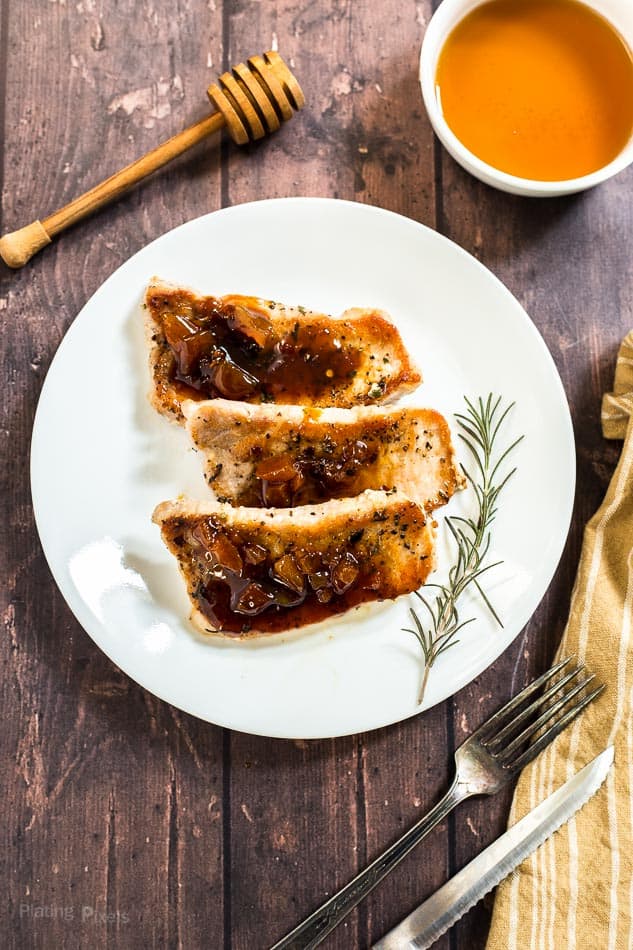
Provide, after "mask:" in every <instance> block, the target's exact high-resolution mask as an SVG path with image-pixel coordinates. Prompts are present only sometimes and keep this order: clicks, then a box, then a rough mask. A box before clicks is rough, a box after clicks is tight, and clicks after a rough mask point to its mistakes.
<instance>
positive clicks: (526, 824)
mask: <svg viewBox="0 0 633 950" xmlns="http://www.w3.org/2000/svg"><path fill="white" fill-rule="evenodd" d="M612 764H613V746H609V748H608V749H605V750H604V752H601V753H600V755H598V756H596V758H595V759H593V761H592V762H590V763H589V764H588V765H585V767H584V768H582V769H580V771H579V772H577V773H576V774H575V775H574V776H573V777H572V778H570V779H569V781H567V782H565V784H564V785H561V787H560V788H559V789H557V790H556V791H555V792H553V793H552V794H551V795H550V796H549V797H548V798H546V799H545V801H543V802H541V804H540V805H537V806H536V808H533V809H532V811H531V812H529V813H528V814H527V815H526V816H525V817H524V818H522V819H521V820H520V821H518V822H517V823H516V825H513V826H512V828H509V829H508V831H506V832H505V834H502V835H501V837H500V838H497V840H496V841H494V842H493V843H492V844H491V845H489V846H488V847H487V848H486V849H485V850H484V851H482V852H481V854H479V855H477V857H476V858H474V859H473V860H472V861H471V862H470V864H467V865H466V867H465V868H462V870H461V871H459V872H458V873H457V874H456V875H455V876H454V877H452V878H451V879H450V881H447V882H446V884H444V885H443V886H442V887H440V888H439V890H437V891H436V892H435V894H433V895H432V896H431V897H429V899H428V900H426V901H424V903H423V904H421V905H420V906H419V907H418V909H417V910H414V911H413V913H411V914H409V916H408V917H405V919H404V920H403V921H402V923H401V924H398V926H397V927H394V929H393V930H390V931H389V933H388V934H387V935H386V936H384V937H383V938H382V940H379V941H378V943H375V944H374V945H373V947H372V950H426V948H427V947H430V946H432V944H434V943H435V941H436V940H438V939H439V938H440V937H441V936H442V934H443V933H446V931H447V930H449V929H450V928H451V927H452V926H453V924H454V923H456V922H457V921H458V920H459V919H460V917H463V916H464V914H465V913H466V912H467V911H469V910H470V909H471V907H474V906H475V904H476V903H478V901H480V900H481V898H482V897H485V895H486V894H487V893H488V891H491V890H492V889H493V888H494V887H496V886H497V884H500V883H501V881H503V879H504V878H506V877H507V876H508V874H510V873H511V872H512V871H514V869H515V868H517V867H518V866H519V864H521V862H522V861H524V860H525V859H526V858H527V857H529V855H531V854H532V852H533V851H536V849H537V848H538V847H540V845H542V844H543V842H544V841H547V839H548V838H549V837H550V836H551V835H553V834H554V832H555V831H557V830H558V828H560V827H561V825H564V824H565V822H567V821H569V819H570V818H572V817H573V815H575V814H576V812H577V811H578V810H579V809H580V808H582V806H583V805H585V804H586V803H587V802H588V801H589V799H590V798H592V797H593V795H595V793H596V792H597V791H598V789H599V788H600V786H601V785H602V783H603V782H604V780H605V779H606V777H607V775H608V773H609V769H610V768H611V766H612Z"/></svg>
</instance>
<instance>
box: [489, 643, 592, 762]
mask: <svg viewBox="0 0 633 950" xmlns="http://www.w3.org/2000/svg"><path fill="white" fill-rule="evenodd" d="M573 659H574V658H573V657H571V656H569V657H567V658H566V659H565V660H561V661H560V662H559V663H556V664H555V665H554V666H553V667H552V668H551V669H549V670H547V672H545V673H543V675H542V676H539V677H538V679H536V680H534V681H533V682H532V683H530V685H529V686H526V688H525V689H524V690H522V691H521V692H520V693H518V694H517V695H516V696H515V697H514V699H511V700H510V702H509V703H506V705H505V706H503V707H502V708H501V709H500V710H499V711H498V712H497V713H495V714H494V716H491V718H490V719H489V720H488V721H487V722H485V723H484V725H483V726H482V727H481V728H480V729H479V730H478V738H479V741H480V743H481V745H483V746H484V748H485V749H486V750H487V751H488V752H489V753H490V754H491V755H492V756H494V758H495V759H496V760H497V761H498V762H499V764H500V765H502V766H503V767H504V768H506V769H509V770H511V771H518V770H519V769H522V768H523V767H524V766H526V765H527V764H528V762H531V761H532V759H534V758H536V756H537V755H538V754H539V752H541V751H542V750H543V749H544V748H545V746H547V745H548V744H549V743H550V742H551V741H552V739H554V738H555V737H556V736H557V735H558V734H559V733H560V732H562V731H563V729H565V727H566V726H568V725H569V723H570V722H572V720H573V719H575V718H576V716H578V715H579V713H581V712H582V710H583V709H584V708H585V707H586V706H588V705H589V703H590V702H592V700H594V699H595V698H596V696H598V695H599V694H600V693H601V692H602V691H603V689H604V688H605V687H604V685H599V686H596V687H594V689H592V690H591V691H589V692H587V691H586V687H587V686H589V684H590V683H591V682H592V681H593V680H594V678H595V677H594V674H593V673H591V674H588V675H585V666H584V664H581V665H576V664H574V666H573V668H572V669H569V670H567V671H565V672H564V675H563V676H561V677H560V678H558V679H554V678H555V677H556V676H557V674H559V673H561V672H563V671H564V670H565V667H567V665H568V664H569V663H570V662H571V661H572V660H573ZM550 680H554V682H552V683H551V685H549V686H548V687H547V688H546V689H544V691H543V692H542V693H540V695H536V698H534V699H532V697H534V696H535V694H538V692H539V690H540V689H541V687H544V686H545V685H546V684H547V683H549V681H550ZM526 700H531V702H530V703H529V704H528V705H526V706H525V707H524V708H521V707H523V704H524V703H525V702H526ZM570 704H571V705H570ZM550 722H551V723H552V724H551V725H550V726H549V728H547V729H545V731H544V732H543V731H542V730H543V727H544V726H546V725H547V724H548V723H550ZM530 740H533V741H530ZM528 743H529V744H528ZM522 750H523V751H522Z"/></svg>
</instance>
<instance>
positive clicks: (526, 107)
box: [435, 0, 633, 181]
mask: <svg viewBox="0 0 633 950" xmlns="http://www.w3.org/2000/svg"><path fill="white" fill-rule="evenodd" d="M435 82H436V94H437V96H438V98H439V102H440V106H441V109H442V113H443V115H444V119H445V120H446V122H447V124H448V126H449V128H450V129H451V130H452V131H453V132H454V134H455V135H456V136H457V138H458V139H459V140H460V141H461V143H462V144H463V145H465V146H466V148H468V149H469V150H470V151H471V152H472V153H473V154H474V155H476V156H477V157H478V158H480V159H482V160H483V161H484V162H487V163H488V164H489V165H492V166H493V167H495V168H497V169H499V170H501V171H504V172H507V173H509V174H511V175H516V176H518V177H520V178H529V179H533V180H536V181H566V180H568V179H572V178H579V177H581V176H583V175H588V174H590V173H591V172H594V171H597V170H598V169H600V168H603V167H604V166H605V165H608V164H609V163H610V162H611V161H612V160H613V159H614V158H616V157H617V155H619V153H620V152H621V151H622V150H623V148H624V147H625V146H626V144H627V143H628V141H629V140H630V138H631V135H632V133H633V56H632V55H631V51H630V49H629V47H628V46H627V45H626V43H625V42H624V40H623V39H622V37H621V36H620V34H619V33H618V32H617V31H616V30H615V29H614V27H612V26H611V24H610V23H608V22H607V20H605V19H604V18H603V17H601V16H600V15H599V14H597V13H595V12H594V11H593V10H592V9H590V8H589V7H588V6H586V5H585V4H584V3H579V2H577V0H490V2H487V3H484V4H482V5H481V6H479V7H476V8H475V9H474V10H473V11H472V12H471V13H469V14H468V15H467V16H466V17H464V19H463V20H461V21H460V22H459V23H458V24H457V26H456V27H455V28H454V29H453V31H452V32H451V33H450V34H449V36H448V38H447V40H446V42H445V43H444V46H443V47H442V50H441V53H440V56H439V60H438V65H437V72H436V77H435Z"/></svg>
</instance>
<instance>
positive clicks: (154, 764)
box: [0, 0, 224, 948]
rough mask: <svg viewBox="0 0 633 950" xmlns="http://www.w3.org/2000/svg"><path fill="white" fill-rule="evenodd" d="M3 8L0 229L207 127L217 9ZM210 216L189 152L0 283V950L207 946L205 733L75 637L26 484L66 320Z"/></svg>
mask: <svg viewBox="0 0 633 950" xmlns="http://www.w3.org/2000/svg"><path fill="white" fill-rule="evenodd" d="M3 10H4V17H5V19H6V17H7V10H8V54H9V55H8V58H7V60H6V62H5V60H4V58H3V62H2V69H5V70H6V100H4V110H5V136H4V140H5V151H4V186H5V187H4V194H3V216H2V226H3V229H4V230H8V229H11V228H14V227H16V226H19V225H21V224H24V223H26V222H27V221H28V220H31V219H32V217H34V216H35V215H37V214H43V213H46V212H48V211H50V210H52V209H53V208H55V207H57V206H59V205H61V204H63V203H64V202H65V201H67V200H68V199H70V198H71V197H73V196H74V195H75V194H76V193H77V192H78V191H79V190H81V189H83V188H86V187H89V186H90V185H92V184H93V183H95V182H96V181H98V180H99V179H101V178H103V177H105V176H106V175H108V174H109V173H110V172H112V171H113V170H115V169H116V168H117V167H119V166H120V165H121V164H124V163H125V162H127V161H130V160H132V159H133V158H135V157H136V156H137V155H138V154H139V153H141V152H143V151H145V150H146V149H148V148H150V147H151V146H153V145H154V144H156V143H157V142H158V141H160V140H161V139H162V138H165V137H167V136H169V135H170V134H172V132H175V131H177V130H178V129H179V128H181V127H182V126H184V125H185V124H187V123H188V122H190V121H191V120H193V119H195V118H197V117H199V116H201V115H203V114H204V113H205V111H207V108H208V107H207V104H206V96H205V89H206V85H207V83H208V81H209V77H210V73H211V71H210V70H209V68H208V67H207V55H208V54H210V55H211V56H212V58H213V59H214V60H215V61H216V62H217V61H218V60H220V59H221V57H222V31H221V8H220V10H219V11H216V13H212V12H211V11H210V9H209V7H208V5H207V4H206V2H202V0H201V2H199V3H198V4H189V5H188V8H187V10H186V11H180V14H179V16H178V17H177V18H176V17H174V15H173V9H172V7H171V6H167V5H162V6H160V7H156V8H154V7H151V6H149V5H144V6H143V7H141V6H140V5H138V4H134V3H125V4H115V3H104V4H100V5H99V8H98V9H97V5H96V4H94V3H90V2H84V3H79V4H74V3H73V4H68V5H66V4H45V5H41V4H38V3H21V2H20V3H18V2H14V3H13V4H11V5H10V7H8V5H6V4H3ZM2 22H3V25H4V23H5V20H3V21H2ZM201 22H204V24H205V28H204V30H202V31H201V29H200V28H199V23H201ZM214 24H215V26H214ZM131 38H133V42H131ZM25 43H27V44H28V48H29V56H28V58H25V56H24V44H25ZM201 45H202V46H203V49H202V50H201ZM219 203H220V176H219V151H218V150H217V149H215V150H214V149H212V148H201V149H200V150H199V151H198V153H197V154H196V155H192V156H191V157H190V158H187V159H185V160H183V161H182V162H180V163H179V164H178V165H176V166H174V167H172V168H169V169H167V170H165V172H164V173H163V174H162V175H160V176H157V177H156V178H155V179H154V180H153V181H151V182H148V183H147V184H145V185H144V186H142V187H141V188H139V189H138V190H137V191H136V192H135V193H134V194H132V195H130V196H129V197H128V198H127V199H126V200H125V201H123V202H120V203H119V204H117V205H116V206H113V207H111V208H109V209H107V210H106V211H104V212H102V213H101V214H99V215H97V216H95V217H94V218H93V219H91V220H90V221H87V222H86V223H84V224H83V225H81V226H80V227H77V228H75V229H74V230H73V231H72V232H69V233H67V234H66V235H64V236H63V237H62V238H60V239H59V241H58V242H57V243H56V244H55V245H54V246H53V247H51V248H49V249H47V250H46V251H45V252H43V253H42V254H41V255H39V256H38V257H37V258H36V259H35V260H34V261H33V262H32V263H31V265H29V266H27V268H25V269H24V270H23V271H20V272H18V273H12V274H9V273H8V272H7V271H6V270H4V269H3V270H2V273H1V274H0V301H1V304H0V306H2V308H3V312H2V318H3V324H4V325H5V327H6V328H7V334H3V338H2V342H1V343H0V346H1V347H2V365H3V368H4V373H5V376H4V378H5V379H6V380H7V381H8V387H9V388H8V392H7V395H8V397H9V398H8V399H7V400H3V406H2V412H3V417H4V418H3V424H2V432H1V437H2V440H3V458H4V459H6V465H5V466H3V469H2V475H1V477H2V498H3V503H4V517H3V519H2V530H1V532H0V543H1V544H2V558H3V561H4V562H5V563H6V564H7V565H9V571H8V578H7V581H8V582H7V584H6V585H5V586H3V590H2V593H1V594H0V597H2V601H3V603H2V611H3V619H4V624H5V631H6V636H5V638H4V639H3V643H2V650H3V654H4V657H3V660H4V669H5V671H6V675H5V676H4V677H3V684H2V708H3V711H4V716H3V719H4V725H3V729H2V730H1V731H0V748H1V751H2V759H3V762H4V763H5V768H4V769H3V776H2V783H3V787H2V790H3V793H4V798H5V801H6V803H7V805H8V808H7V812H8V821H7V822H6V823H4V822H3V845H4V846H3V848H2V866H3V871H4V880H5V882H6V890H7V898H6V899H5V900H3V901H2V902H0V907H1V910H0V914H1V918H2V924H1V929H2V933H3V945H4V946H7V947H9V946H14V947H19V948H22V947H25V946H30V947H46V948H48V947H52V946H55V947H76V946H80V945H81V946H92V947H95V948H98V947H113V946H130V947H139V946H143V947H161V948H162V947H166V946H170V947H178V946H184V945H186V946H196V945H197V946H203V945H204V946H214V945H215V946H221V945H222V943H223V928H224V924H223V909H222V908H223V873H222V868H223V827H222V814H223V761H222V760H223V738H222V733H221V730H219V729H216V728H213V727H210V726H208V725H206V724H204V723H200V722H198V721H196V720H194V719H192V718H191V717H188V716H185V715H184V714H181V713H179V712H178V711H176V710H174V709H173V708H171V707H169V706H167V705H166V704H163V703H160V702H159V701H158V700H156V699H154V698H153V697H151V696H150V695H149V694H147V693H146V692H144V691H143V690H141V689H140V688H138V687H137V686H135V685H134V684H133V683H131V682H130V681H129V680H128V679H127V677H125V676H123V675H122V674H120V673H119V672H118V671H117V670H116V669H115V668H114V667H113V666H112V664H111V663H110V662H109V661H108V660H107V659H106V658H105V657H104V656H103V655H102V654H101V653H100V652H99V651H98V650H97V649H96V647H94V646H93V644H92V643H91V641H90V640H89V639H88V637H87V636H86V634H84V633H83V632H82V631H81V630H80V629H79V628H78V626H77V624H76V623H75V622H74V620H73V619H72V617H71V616H70V613H69V611H68V609H67V608H66V606H65V605H64V603H63V601H62V599H61V597H60V595H59V594H58V592H57V591H56V589H55V586H54V584H53V582H52V580H51V578H50V575H49V572H48V569H47V567H46V565H45V563H44V559H43V557H42V554H41V552H40V549H39V544H38V541H37V537H36V533H35V528H34V525H33V520H32V515H31V511H30V499H29V486H28V450H29V438H30V429H31V424H32V419H33V413H34V409H35V404H36V400H37V396H38V393H39V389H40V386H41V383H42V379H43V376H44V373H45V370H46V367H47V366H48V364H49V363H50V360H51V358H52V356H53V354H54V352H55V349H56V347H57V345H58V343H59V340H60V339H61V336H62V334H63V332H64V331H65V329H66V328H67V327H68V325H69V324H70V322H71V321H72V319H73V317H74V315H75V314H76V312H77V311H78V310H79V309H80V307H81V306H82V304H83V303H84V301H85V300H86V299H87V298H88V296H89V295H90V294H91V293H92V292H93V290H94V289H95V288H96V287H97V286H98V285H99V284H100V283H101V282H102V281H103V280H104V278H105V277H107V276H108V274H109V273H111V272H112V271H113V270H114V269H115V268H116V267H117V266H118V265H119V264H120V263H122V262H123V261H124V260H125V259H126V258H127V257H128V256H129V255H130V254H132V253H133V252H134V251H135V250H137V249H138V248H139V247H141V246H142V245H144V244H145V243H146V242H147V241H148V240H150V239H152V238H154V237H156V236H158V235H159V234H161V233H162V232H163V231H165V230H167V229H168V228H170V227H172V226H174V225H176V224H179V223H180V222H181V221H183V220H186V219H187V218H190V217H193V216H195V215H196V214H198V213H200V212H202V211H204V210H212V209H213V208H214V207H217V206H218V205H219ZM84 908H85V910H84ZM210 908H211V911H209V909H210ZM38 909H39V910H38ZM41 914H46V915H47V916H45V917H42V918H40V916H38V915H41ZM103 914H109V915H110V918H109V919H106V920H105V921H104V919H103V916H100V915H103ZM82 916H83V917H84V918H85V919H84V920H82ZM70 917H72V919H68V918H70Z"/></svg>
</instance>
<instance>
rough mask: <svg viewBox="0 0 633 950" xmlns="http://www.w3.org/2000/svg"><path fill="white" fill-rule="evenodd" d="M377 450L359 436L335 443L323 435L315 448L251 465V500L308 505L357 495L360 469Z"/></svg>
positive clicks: (371, 460) (269, 504) (272, 504)
mask: <svg viewBox="0 0 633 950" xmlns="http://www.w3.org/2000/svg"><path fill="white" fill-rule="evenodd" d="M377 457H378V449H377V447H376V446H375V445H370V444H368V443H367V442H364V441H361V440H360V439H356V440H348V441H346V442H345V443H344V444H342V445H336V444H335V443H334V442H333V441H332V440H331V439H328V438H326V439H325V440H324V442H323V444H322V445H321V446H319V448H318V449H317V448H315V447H314V446H307V447H306V448H305V449H304V450H303V451H302V452H299V453H295V454H293V453H287V454H284V455H277V456H273V457H270V458H266V459H263V460H262V461H261V462H259V463H258V464H257V466H256V468H255V477H256V479H257V487H256V488H255V491H254V492H253V494H254V495H255V498H253V499H252V503H253V504H256V505H257V506H259V505H263V506H264V507H266V508H288V507H291V506H293V505H309V504H312V503H313V502H319V501H326V500H328V499H330V498H343V497H349V496H351V495H355V494H358V490H357V487H356V486H357V483H358V479H359V476H360V474H361V470H362V469H363V468H364V467H366V466H368V465H372V464H373V463H374V462H375V461H376V458H377Z"/></svg>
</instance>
